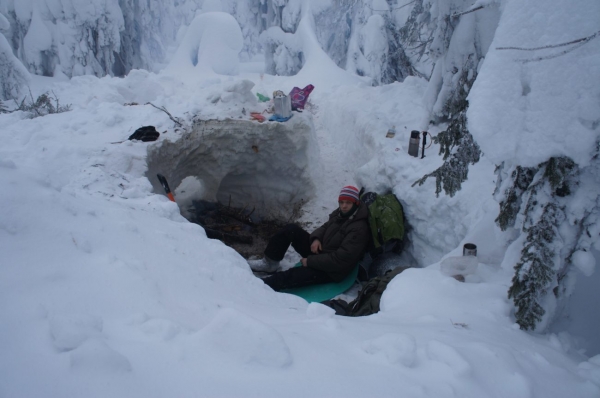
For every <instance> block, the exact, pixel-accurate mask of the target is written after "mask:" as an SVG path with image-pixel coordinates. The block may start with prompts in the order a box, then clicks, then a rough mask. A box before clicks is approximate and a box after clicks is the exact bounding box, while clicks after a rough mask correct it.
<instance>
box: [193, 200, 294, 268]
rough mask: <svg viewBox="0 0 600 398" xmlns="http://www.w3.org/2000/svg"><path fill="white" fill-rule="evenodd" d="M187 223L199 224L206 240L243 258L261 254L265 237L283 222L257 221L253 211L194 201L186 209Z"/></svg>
mask: <svg viewBox="0 0 600 398" xmlns="http://www.w3.org/2000/svg"><path fill="white" fill-rule="evenodd" d="M188 212H189V214H190V217H189V220H190V221H191V222H193V223H196V224H199V225H201V226H202V227H203V228H204V230H205V231H206V236H207V237H209V238H210V239H218V240H220V241H222V242H223V243H225V244H226V245H227V246H230V247H232V248H233V249H234V250H236V251H237V252H238V253H240V254H241V255H242V256H243V257H245V258H248V257H250V256H252V255H262V253H263V251H264V250H265V247H266V246H267V242H268V240H269V238H270V237H271V236H272V235H273V234H274V233H275V232H277V231H278V230H279V229H280V228H281V227H283V226H284V225H285V224H286V222H284V221H279V220H261V219H260V218H258V217H256V216H253V214H254V209H248V208H247V207H243V208H238V207H232V206H230V205H223V204H221V203H218V202H208V201H204V200H195V201H193V202H192V206H191V208H189V209H188Z"/></svg>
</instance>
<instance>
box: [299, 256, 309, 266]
mask: <svg viewBox="0 0 600 398" xmlns="http://www.w3.org/2000/svg"><path fill="white" fill-rule="evenodd" d="M300 262H301V263H302V266H303V267H308V261H307V260H306V259H305V258H303V259H302V260H300Z"/></svg>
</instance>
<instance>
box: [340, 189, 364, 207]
mask: <svg viewBox="0 0 600 398" xmlns="http://www.w3.org/2000/svg"><path fill="white" fill-rule="evenodd" d="M340 200H349V201H350V202H352V203H354V204H357V205H358V202H359V200H360V199H359V198H358V188H356V187H353V186H352V185H348V186H345V187H344V188H342V191H341V192H340V197H339V198H338V202H339V201H340Z"/></svg>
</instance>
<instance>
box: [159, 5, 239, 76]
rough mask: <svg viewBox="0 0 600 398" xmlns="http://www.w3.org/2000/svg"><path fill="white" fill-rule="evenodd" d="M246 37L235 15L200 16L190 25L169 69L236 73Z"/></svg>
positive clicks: (172, 70) (215, 14) (208, 14)
mask: <svg viewBox="0 0 600 398" xmlns="http://www.w3.org/2000/svg"><path fill="white" fill-rule="evenodd" d="M243 44H244V37H243V35H242V30H241V29H240V25H239V24H238V23H237V21H236V20H235V18H234V17H233V16H231V15H230V14H227V13H225V12H207V13H204V14H200V15H198V16H197V17H196V18H194V20H193V21H192V23H191V24H190V26H189V27H188V28H187V31H186V33H185V36H184V37H183V40H182V41H181V44H180V45H179V48H178V49H177V52H176V53H175V55H174V56H173V59H172V60H171V62H170V64H169V66H168V67H167V71H169V72H171V73H182V72H187V71H190V70H196V71H197V72H198V73H206V72H214V73H216V74H219V75H237V74H238V72H239V58H238V55H239V53H240V51H241V50H242V47H243Z"/></svg>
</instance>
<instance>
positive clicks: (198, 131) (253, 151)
mask: <svg viewBox="0 0 600 398" xmlns="http://www.w3.org/2000/svg"><path fill="white" fill-rule="evenodd" d="M317 158H318V149H316V146H315V140H314V129H313V127H312V123H311V120H310V118H309V117H308V116H306V115H304V114H294V117H292V119H290V120H289V121H288V122H285V123H276V122H265V123H258V122H255V121H249V120H235V119H226V120H201V121H197V122H195V123H194V125H193V128H192V130H191V131H190V132H187V133H184V134H182V136H181V137H180V138H179V139H177V140H176V141H171V140H168V139H161V140H159V141H158V142H157V143H156V144H155V145H152V146H150V147H149V148H148V171H147V174H146V176H147V177H148V179H149V180H150V181H151V182H152V185H153V187H154V191H155V192H157V193H160V194H163V193H164V190H163V188H162V186H161V185H160V183H159V181H158V179H157V178H156V174H157V173H160V174H163V175H164V176H165V177H166V178H167V181H168V182H169V185H170V188H171V190H172V191H174V194H175V200H176V201H177V204H178V205H179V208H180V210H181V214H182V215H183V216H184V217H186V218H187V219H188V220H190V221H191V222H194V223H198V224H200V225H202V226H203V227H204V228H205V230H206V232H207V236H208V237H210V238H215V239H220V240H222V241H223V242H224V243H226V244H228V245H229V246H232V247H233V248H234V249H236V250H237V251H238V252H239V253H240V254H242V255H243V256H244V257H248V256H249V255H253V254H261V253H262V251H263V250H264V248H265V245H266V240H267V239H268V237H269V236H271V235H272V234H273V233H274V232H275V231H276V230H277V229H278V228H280V227H281V226H283V225H285V224H286V223H288V222H295V221H296V220H297V219H298V217H299V216H300V214H301V207H302V205H303V204H304V203H305V202H306V201H307V200H309V199H310V198H311V197H312V196H313V194H314V185H313V183H312V178H311V167H312V166H314V165H315V162H316V160H315V159H317Z"/></svg>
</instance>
